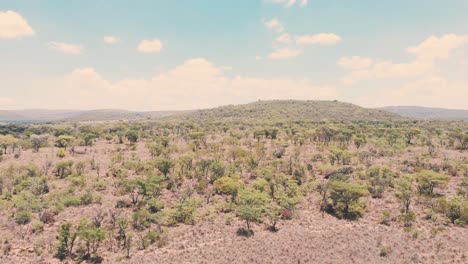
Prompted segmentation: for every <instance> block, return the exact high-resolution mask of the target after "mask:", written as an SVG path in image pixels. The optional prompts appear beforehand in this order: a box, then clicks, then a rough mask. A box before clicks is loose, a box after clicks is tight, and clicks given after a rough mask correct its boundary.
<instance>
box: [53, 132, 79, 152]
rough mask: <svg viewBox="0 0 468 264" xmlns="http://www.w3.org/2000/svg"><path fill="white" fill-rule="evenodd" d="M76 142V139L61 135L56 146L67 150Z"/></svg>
mask: <svg viewBox="0 0 468 264" xmlns="http://www.w3.org/2000/svg"><path fill="white" fill-rule="evenodd" d="M74 142H75V138H74V137H72V136H68V135H61V136H59V137H58V138H57V139H56V140H55V146H57V147H58V148H63V149H67V147H70V146H71V145H72V144H73V143H74Z"/></svg>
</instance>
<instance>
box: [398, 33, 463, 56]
mask: <svg viewBox="0 0 468 264" xmlns="http://www.w3.org/2000/svg"><path fill="white" fill-rule="evenodd" d="M467 42H468V35H465V36H460V35H455V34H447V35H443V36H441V37H437V36H430V37H429V38H427V39H426V40H425V41H423V42H422V43H421V44H419V45H418V46H415V47H409V48H408V49H407V52H409V53H412V54H415V55H416V56H417V57H418V59H420V60H429V61H432V60H434V59H447V58H448V57H449V56H450V53H451V52H452V51H453V50H455V49H457V48H459V47H461V46H462V45H464V44H465V43H467Z"/></svg>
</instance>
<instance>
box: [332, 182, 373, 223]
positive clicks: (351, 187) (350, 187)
mask: <svg viewBox="0 0 468 264" xmlns="http://www.w3.org/2000/svg"><path fill="white" fill-rule="evenodd" d="M368 194H369V192H368V190H367V187H366V186H365V185H362V184H358V183H348V182H341V181H333V182H332V183H331V186H330V198H331V199H332V201H333V209H334V211H335V213H336V215H337V216H338V217H340V218H346V219H357V218H360V217H361V216H362V214H363V205H362V203H360V202H359V199H360V198H362V197H365V196H367V195H368Z"/></svg>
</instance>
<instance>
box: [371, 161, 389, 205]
mask: <svg viewBox="0 0 468 264" xmlns="http://www.w3.org/2000/svg"><path fill="white" fill-rule="evenodd" d="M367 177H368V178H369V182H370V187H369V192H370V193H371V194H372V197H373V198H381V197H382V195H383V193H384V191H385V189H386V188H387V187H388V186H392V184H393V177H394V173H393V172H392V171H391V170H390V169H389V168H388V167H384V166H378V165H374V166H372V167H370V168H369V169H368V170H367Z"/></svg>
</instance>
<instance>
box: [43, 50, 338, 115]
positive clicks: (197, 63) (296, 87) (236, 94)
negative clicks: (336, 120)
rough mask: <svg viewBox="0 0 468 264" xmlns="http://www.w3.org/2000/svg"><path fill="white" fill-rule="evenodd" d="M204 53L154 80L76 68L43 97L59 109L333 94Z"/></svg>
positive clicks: (185, 105)
mask: <svg viewBox="0 0 468 264" xmlns="http://www.w3.org/2000/svg"><path fill="white" fill-rule="evenodd" d="M223 69H224V67H217V66H216V65H214V64H213V63H211V62H210V61H208V60H206V59H204V58H195V59H191V60H187V61H185V62H184V63H183V64H181V65H179V66H177V67H175V68H174V69H172V70H169V71H166V72H164V73H161V74H159V75H156V76H154V77H152V78H150V79H124V80H120V81H117V82H111V81H108V80H106V79H105V78H104V77H102V76H101V75H99V74H98V73H97V72H96V71H95V70H94V69H92V68H83V69H76V70H75V71H73V72H72V73H70V74H68V75H67V76H65V77H63V78H60V79H59V80H57V81H56V82H55V83H54V84H53V86H54V87H55V88H53V90H52V91H50V92H53V93H54V95H55V96H53V97H50V96H46V95H45V94H43V95H42V97H41V99H43V100H41V101H42V102H43V103H46V104H47V105H49V106H54V107H55V108H65V107H66V108H86V109H92V108H127V109H134V110H165V109H166V110H168V109H195V108H207V107H215V106H219V105H226V104H238V103H247V102H251V101H255V100H258V99H288V98H292V99H334V98H336V96H337V92H336V90H335V88H334V87H330V86H318V85H315V84H313V83H312V82H310V81H309V80H307V79H292V78H276V77H274V78H255V77H244V76H235V77H229V76H228V75H226V74H225V73H224V70H223Z"/></svg>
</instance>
